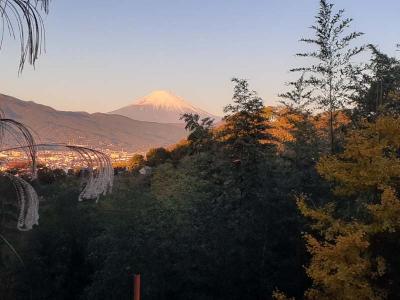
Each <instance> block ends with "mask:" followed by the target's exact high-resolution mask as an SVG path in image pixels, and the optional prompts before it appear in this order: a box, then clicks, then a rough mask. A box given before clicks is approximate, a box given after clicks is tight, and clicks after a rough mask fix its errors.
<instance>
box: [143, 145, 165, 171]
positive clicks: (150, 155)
mask: <svg viewBox="0 0 400 300" xmlns="http://www.w3.org/2000/svg"><path fill="white" fill-rule="evenodd" d="M169 158H170V154H169V151H168V150H167V149H165V148H162V147H160V148H152V149H150V150H149V151H147V153H146V161H147V162H146V164H147V165H148V166H150V167H155V166H158V165H160V164H163V163H164V162H165V161H166V160H167V159H169Z"/></svg>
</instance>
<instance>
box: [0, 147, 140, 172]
mask: <svg viewBox="0 0 400 300" xmlns="http://www.w3.org/2000/svg"><path fill="white" fill-rule="evenodd" d="M97 150H100V151H102V152H103V153H106V154H107V155H108V156H109V157H110V158H111V161H112V162H113V164H114V163H115V164H123V163H125V162H126V161H128V160H129V159H130V158H131V157H132V156H133V155H134V154H135V153H129V152H125V151H115V150H109V149H97ZM28 161H29V160H28V156H27V154H26V153H25V152H24V151H15V150H12V151H5V152H0V170H1V171H5V170H10V169H25V168H27V167H28V165H29V163H28ZM38 164H39V165H41V166H45V167H48V168H50V169H62V170H64V171H65V172H67V171H68V170H71V169H80V168H82V167H86V165H85V161H83V160H82V158H81V157H80V156H79V154H78V153H76V152H74V151H62V150H41V151H39V153H38Z"/></svg>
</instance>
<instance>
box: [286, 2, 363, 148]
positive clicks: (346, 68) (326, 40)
mask: <svg viewBox="0 0 400 300" xmlns="http://www.w3.org/2000/svg"><path fill="white" fill-rule="evenodd" d="M333 7H334V5H333V4H331V3H329V2H328V1H327V0H320V9H319V12H318V14H317V16H316V22H315V24H314V25H312V26H311V29H312V30H313V31H314V36H313V37H311V38H302V39H301V40H300V41H302V42H304V43H306V44H309V45H311V46H312V47H313V49H312V50H311V51H310V52H305V53H299V54H297V56H300V57H306V58H311V59H313V60H315V62H314V63H312V64H311V65H309V66H306V67H300V68H295V69H292V70H291V71H293V72H298V71H300V72H303V73H304V72H306V73H307V74H309V75H307V77H306V78H305V79H304V83H306V84H308V85H310V86H311V87H312V88H313V93H312V96H311V101H310V105H311V106H312V108H314V109H322V110H323V111H327V112H328V113H329V124H328V127H329V140H330V141H329V142H330V148H331V152H335V148H336V147H335V132H334V131H335V130H334V129H335V123H336V112H337V110H338V109H342V108H344V107H346V105H347V104H349V102H350V100H351V97H352V95H353V93H354V89H353V88H354V85H355V84H354V81H355V79H357V78H358V74H360V72H361V68H360V67H359V66H357V65H356V64H355V63H354V62H353V59H354V58H355V57H356V56H357V55H358V54H359V53H360V52H362V51H363V50H364V47H363V46H361V47H351V46H350V43H351V42H353V41H354V40H355V39H357V38H358V37H360V36H361V35H362V33H361V32H350V33H347V29H348V28H349V27H350V24H351V22H352V19H350V18H346V17H344V15H343V14H344V10H339V11H337V12H335V11H334V9H333Z"/></svg>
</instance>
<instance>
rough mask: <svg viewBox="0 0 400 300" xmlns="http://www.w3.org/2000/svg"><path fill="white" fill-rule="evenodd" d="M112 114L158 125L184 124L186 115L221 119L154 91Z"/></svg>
mask: <svg viewBox="0 0 400 300" xmlns="http://www.w3.org/2000/svg"><path fill="white" fill-rule="evenodd" d="M111 113H112V114H118V115H122V116H126V117H128V118H131V119H134V120H140V121H149V122H158V123H183V121H182V120H180V117H181V115H182V114H184V113H193V114H198V115H200V116H201V117H202V118H205V117H210V118H213V119H216V120H218V119H219V118H218V117H217V116H214V115H212V114H210V113H208V112H206V111H204V110H202V109H200V108H197V107H195V106H193V105H191V104H190V103H189V102H187V101H185V100H184V99H183V98H181V97H178V96H176V95H174V94H172V93H171V92H167V91H154V92H152V93H150V94H149V95H147V96H145V97H143V98H141V99H139V100H137V101H136V103H134V104H131V105H128V106H125V107H122V108H120V109H117V110H115V111H112V112H111Z"/></svg>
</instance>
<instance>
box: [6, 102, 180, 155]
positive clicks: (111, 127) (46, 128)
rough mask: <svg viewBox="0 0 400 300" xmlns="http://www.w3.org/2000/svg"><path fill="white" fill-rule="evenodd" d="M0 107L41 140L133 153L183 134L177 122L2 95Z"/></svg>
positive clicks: (166, 142)
mask: <svg viewBox="0 0 400 300" xmlns="http://www.w3.org/2000/svg"><path fill="white" fill-rule="evenodd" d="M0 109H1V110H3V112H4V113H5V116H6V118H12V119H15V120H16V121H19V122H22V123H24V124H26V125H27V126H29V127H30V128H31V129H32V130H33V131H34V132H35V135H36V136H37V139H38V141H39V142H43V143H50V142H51V143H74V144H80V145H88V146H91V147H100V148H103V149H107V148H108V149H112V150H121V149H122V148H123V149H124V150H127V151H132V152H133V151H143V150H146V149H148V148H150V147H156V146H166V145H170V144H173V143H176V142H177V141H179V140H180V139H182V138H183V137H185V136H186V132H185V130H184V128H183V126H182V125H181V124H159V123H152V122H143V121H136V120H132V119H130V118H127V117H124V116H120V115H114V114H102V113H94V114H89V113H86V112H69V111H57V110H55V109H53V108H51V107H49V106H45V105H41V104H37V103H35V102H31V101H22V100H19V99H16V98H13V97H10V96H6V95H2V94H0Z"/></svg>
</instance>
